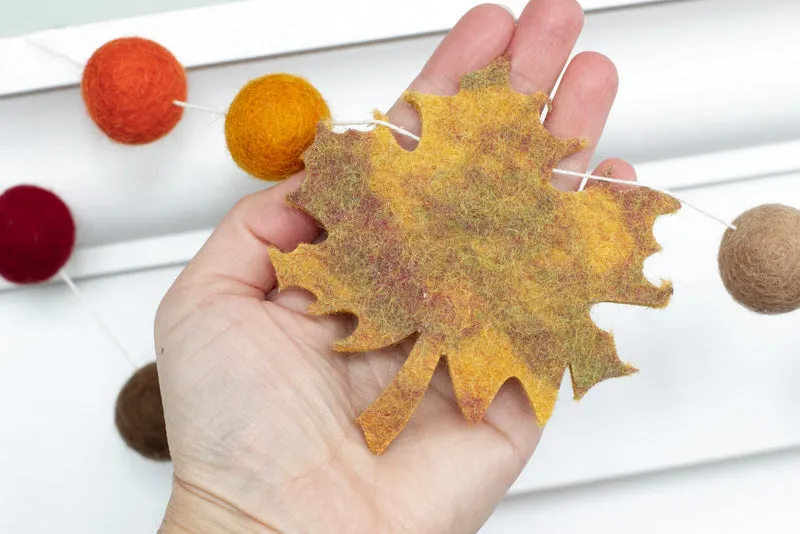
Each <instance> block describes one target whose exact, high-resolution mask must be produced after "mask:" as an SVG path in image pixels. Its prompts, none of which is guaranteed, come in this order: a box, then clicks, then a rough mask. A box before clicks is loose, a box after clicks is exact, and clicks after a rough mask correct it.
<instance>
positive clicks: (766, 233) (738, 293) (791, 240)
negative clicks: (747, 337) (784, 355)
mask: <svg viewBox="0 0 800 534" xmlns="http://www.w3.org/2000/svg"><path fill="white" fill-rule="evenodd" d="M733 225H734V226H736V230H735V231H734V230H728V231H726V232H725V235H724V236H723V238H722V243H721V244H720V247H719V271H720V274H721V275H722V282H723V283H724V284H725V288H726V289H727V290H728V293H730V294H731V296H732V297H733V298H734V299H735V300H736V301H737V302H739V303H740V304H742V305H743V306H745V307H746V308H749V309H751V310H753V311H756V312H758V313H765V314H777V313H786V312H790V311H794V310H796V309H798V308H800V210H798V209H795V208H792V207H789V206H784V205H781V204H764V205H763V206H757V207H755V208H753V209H750V210H748V211H746V212H744V213H742V214H741V215H739V217H737V218H736V220H735V221H733Z"/></svg>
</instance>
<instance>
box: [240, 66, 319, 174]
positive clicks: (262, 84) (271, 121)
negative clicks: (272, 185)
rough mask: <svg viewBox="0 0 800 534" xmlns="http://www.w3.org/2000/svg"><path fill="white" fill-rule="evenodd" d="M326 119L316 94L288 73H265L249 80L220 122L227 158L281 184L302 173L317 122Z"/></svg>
mask: <svg viewBox="0 0 800 534" xmlns="http://www.w3.org/2000/svg"><path fill="white" fill-rule="evenodd" d="M330 116H331V113H330V110H329V109H328V105H327V104H326V103H325V100H324V99H323V98H322V95H321V94H320V93H319V91H317V90H316V88H314V86H313V85H311V84H310V83H309V82H307V81H306V80H304V79H303V78H300V77H299V76H294V75H291V74H270V75H267V76H262V77H261V78H257V79H255V80H252V81H250V82H248V83H247V84H246V85H245V86H244V87H242V89H241V90H240V91H239V93H238V94H237V95H236V98H234V100H233V102H232V103H231V105H230V108H229V109H228V113H227V116H226V120H225V140H226V141H227V144H228V150H229V151H230V153H231V157H233V160H234V161H235V162H236V164H237V165H239V167H241V168H242V169H243V170H244V171H245V172H247V173H248V174H251V175H252V176H255V177H256V178H260V179H262V180H282V179H284V178H287V177H288V176H290V175H292V174H294V173H296V172H299V171H301V170H302V169H303V160H302V156H303V152H304V151H305V150H306V149H307V148H308V147H309V146H310V145H311V143H312V142H313V141H314V137H315V135H316V129H317V124H318V123H319V122H320V120H323V119H329V118H330Z"/></svg>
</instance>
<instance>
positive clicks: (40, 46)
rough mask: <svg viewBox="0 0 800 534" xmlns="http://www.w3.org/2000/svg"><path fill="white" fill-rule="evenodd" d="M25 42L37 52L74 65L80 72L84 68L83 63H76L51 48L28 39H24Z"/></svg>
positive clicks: (76, 61) (74, 60)
mask: <svg viewBox="0 0 800 534" xmlns="http://www.w3.org/2000/svg"><path fill="white" fill-rule="evenodd" d="M25 42H27V43H28V44H30V45H32V46H34V47H36V48H38V49H39V50H41V51H43V52H46V53H48V54H50V55H51V56H54V57H57V58H59V59H63V60H64V61H67V62H69V63H72V64H73V65H75V66H76V67H78V68H79V69H81V70H83V68H84V67H85V66H86V65H85V63H83V62H82V61H78V60H76V59H72V58H71V57H69V56H68V55H66V54H64V53H62V52H59V51H58V50H55V49H54V48H51V47H49V46H47V45H46V44H43V43H40V42H37V41H34V40H33V39H31V38H30V37H26V38H25Z"/></svg>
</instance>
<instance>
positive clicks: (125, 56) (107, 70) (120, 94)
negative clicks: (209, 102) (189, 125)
mask: <svg viewBox="0 0 800 534" xmlns="http://www.w3.org/2000/svg"><path fill="white" fill-rule="evenodd" d="M81 90H82V93H83V101H84V102H85V104H86V109H87V111H88V112H89V115H90V116H91V117H92V120H93V121H94V122H95V124H97V126H98V127H99V128H100V129H101V130H103V132H105V134H106V135H108V136H109V137H110V138H111V139H113V140H115V141H118V142H120V143H125V144H129V145H141V144H144V143H149V142H151V141H155V140H156V139H159V138H161V137H163V136H164V135H166V134H167V133H169V132H170V131H171V130H172V129H173V128H174V127H175V125H176V124H178V121H180V119H181V117H182V116H183V109H182V108H180V107H178V106H176V105H174V104H173V103H172V102H173V101H174V100H181V101H183V100H186V93H187V84H186V73H185V71H184V70H183V67H182V66H181V64H180V63H178V60H177V59H175V56H173V55H172V54H171V53H170V51H169V50H167V49H166V48H164V47H163V46H161V45H160V44H158V43H155V42H153V41H150V40H149V39H142V38H140V37H125V38H122V39H116V40H114V41H110V42H108V43H106V44H104V45H103V46H101V47H100V48H99V49H97V51H95V53H94V54H93V55H92V57H91V58H90V59H89V62H88V63H87V64H86V68H85V69H84V71H83V79H82V81H81Z"/></svg>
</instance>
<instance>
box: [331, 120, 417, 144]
mask: <svg viewBox="0 0 800 534" xmlns="http://www.w3.org/2000/svg"><path fill="white" fill-rule="evenodd" d="M367 124H374V125H376V126H386V127H387V128H389V129H390V130H394V131H395V132H397V133H399V134H400V135H405V136H406V137H408V138H409V139H413V140H414V141H417V142H419V140H420V137H419V136H418V135H414V134H413V133H411V132H409V131H408V130H406V129H404V128H401V127H399V126H397V125H396V124H392V123H391V122H386V121H382V120H378V119H367V120H362V121H336V122H333V123H331V126H361V125H367Z"/></svg>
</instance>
